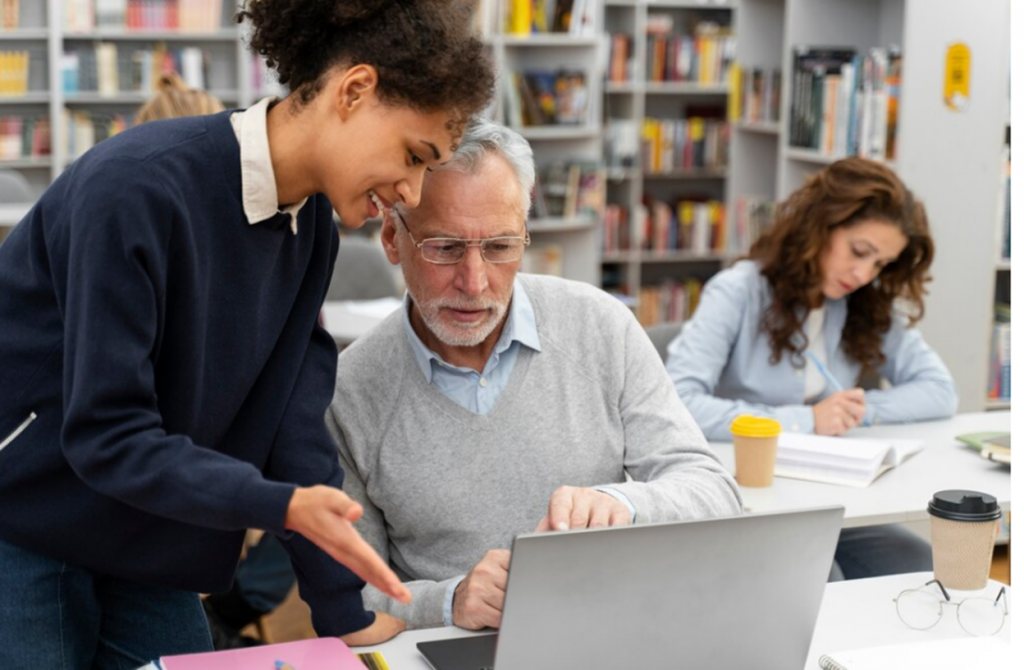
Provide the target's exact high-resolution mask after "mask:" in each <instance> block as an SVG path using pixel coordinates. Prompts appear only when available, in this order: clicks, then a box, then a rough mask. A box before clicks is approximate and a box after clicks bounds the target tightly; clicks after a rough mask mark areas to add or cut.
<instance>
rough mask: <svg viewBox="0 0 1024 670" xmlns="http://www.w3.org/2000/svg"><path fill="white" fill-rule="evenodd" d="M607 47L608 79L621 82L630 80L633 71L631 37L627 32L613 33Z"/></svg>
mask: <svg viewBox="0 0 1024 670" xmlns="http://www.w3.org/2000/svg"><path fill="white" fill-rule="evenodd" d="M610 42H611V44H610V47H609V49H608V81H609V82H611V83H613V84H621V83H625V82H627V81H630V80H631V79H632V78H633V77H632V72H633V65H632V63H633V37H632V35H629V34H627V33H613V34H612V35H611V40H610Z"/></svg>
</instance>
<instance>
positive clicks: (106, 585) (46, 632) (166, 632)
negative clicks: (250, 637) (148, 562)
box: [0, 540, 213, 670]
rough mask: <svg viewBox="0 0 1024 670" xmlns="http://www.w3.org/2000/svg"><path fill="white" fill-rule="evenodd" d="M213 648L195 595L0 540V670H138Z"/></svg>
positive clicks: (200, 606)
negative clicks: (97, 570)
mask: <svg viewBox="0 0 1024 670" xmlns="http://www.w3.org/2000/svg"><path fill="white" fill-rule="evenodd" d="M212 649H213V643H212V642H211V641H210V630H209V628H208V626H207V623H206V617H205V615H204V614H203V608H202V605H201V604H200V603H199V596H198V595H196V594H195V593H188V592H186V591H177V590H174V589H168V588H161V587H156V586H147V585H145V584H139V583H136V582H129V581H126V580H124V579H115V578H113V577H105V576H103V575H99V574H96V573H94V572H93V571H91V570H85V569H82V568H79V567H76V566H74V565H71V564H69V563H64V562H62V561H57V560H54V559H52V558H49V557H47V556H43V555H41V554H37V553H35V552H33V551H29V550H27V549H23V548H21V547H18V546H15V545H13V544H9V543H8V542H6V541H4V540H0V668H38V669H40V670H43V669H44V668H45V669H46V670H93V669H95V670H129V669H131V670H134V668H138V667H139V666H140V665H144V664H146V663H148V662H149V661H151V660H153V659H156V658H159V657H160V656H169V655H173V654H185V653H192V652H200V651H210V650H212Z"/></svg>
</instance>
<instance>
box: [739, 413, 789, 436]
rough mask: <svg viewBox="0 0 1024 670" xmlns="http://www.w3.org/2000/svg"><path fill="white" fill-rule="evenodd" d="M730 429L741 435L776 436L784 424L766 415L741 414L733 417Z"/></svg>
mask: <svg viewBox="0 0 1024 670" xmlns="http://www.w3.org/2000/svg"><path fill="white" fill-rule="evenodd" d="M729 430H730V431H732V434H733V435H739V436H740V437H775V436H776V435H778V434H779V433H781V432H782V424H781V423H779V422H778V421H776V420H775V419H769V418H768V417H766V416H751V415H749V414H741V415H740V416H738V417H736V418H735V419H733V421H732V424H731V425H730V426H729Z"/></svg>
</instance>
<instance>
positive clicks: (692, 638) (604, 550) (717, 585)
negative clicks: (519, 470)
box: [417, 507, 843, 670]
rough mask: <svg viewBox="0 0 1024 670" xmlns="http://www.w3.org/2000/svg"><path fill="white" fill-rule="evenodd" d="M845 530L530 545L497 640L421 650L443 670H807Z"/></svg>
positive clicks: (546, 538) (754, 527) (515, 566)
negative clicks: (830, 570)
mask: <svg viewBox="0 0 1024 670" xmlns="http://www.w3.org/2000/svg"><path fill="white" fill-rule="evenodd" d="M842 520H843V508H842V507H828V508H822V509H812V510H801V511H797V512H783V513H774V514H760V515H744V516H738V517H729V518H722V519H708V520H703V521H689V522H680V523H664V524H654V525H646V526H627V527H621V528H607V529H595V530H584V531H575V532H567V533H545V534H531V535H522V536H520V537H517V538H516V539H515V541H514V542H513V545H512V563H511V567H510V570H509V581H508V590H507V592H506V596H505V610H504V614H503V616H502V623H501V631H500V634H498V635H497V636H477V637H469V638H458V639H450V640H439V641H435V642H421V643H419V644H418V645H417V648H418V649H419V650H420V653H422V654H423V655H424V656H425V657H426V658H427V660H428V661H429V662H430V664H431V665H432V666H433V667H434V668H435V669H436V670H487V669H489V668H493V669H494V670H521V669H522V670H547V669H549V668H550V669H551V670H565V669H566V668H572V669H576V668H580V669H583V668H585V669H586V670H624V669H630V668H658V669H659V670H662V669H666V670H668V669H674V668H694V669H699V670H704V669H706V668H714V669H718V668H723V669H729V668H744V669H745V668H760V669H764V670H771V669H773V668H779V669H780V670H783V669H784V670H792V669H793V668H802V667H804V664H805V662H806V658H807V650H808V649H809V647H810V644H811V636H812V634H813V632H814V624H815V621H816V620H817V618H818V608H819V606H820V605H821V598H822V594H823V593H824V589H825V583H826V582H827V581H828V574H829V569H830V568H831V565H832V557H833V554H834V553H835V549H836V542H837V540H838V538H839V530H840V526H841V525H842ZM495 646H496V648H497V651H496V653H495Z"/></svg>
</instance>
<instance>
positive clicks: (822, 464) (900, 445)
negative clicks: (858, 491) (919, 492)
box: [775, 432, 924, 488]
mask: <svg viewBox="0 0 1024 670" xmlns="http://www.w3.org/2000/svg"><path fill="white" fill-rule="evenodd" d="M923 448H924V442H923V441H921V440H908V439H895V438H872V439H869V438H859V437H825V436H822V435H805V434H800V433H787V432H783V433H782V434H781V435H779V447H778V453H777V455H776V459H775V475H776V476H777V477H788V478H792V479H806V480H808V481H812V482H822V483H825V484H838V485H841V486H854V487H861V488H863V487H866V486H869V485H870V484H871V483H872V482H873V481H875V480H876V479H877V478H878V477H879V476H880V475H881V474H882V473H883V472H886V471H887V470H890V469H892V468H895V467H897V466H898V465H900V464H902V463H904V462H905V461H906V460H907V459H908V458H910V457H911V456H913V455H914V454H916V453H918V452H919V451H921V450H922V449H923Z"/></svg>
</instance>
